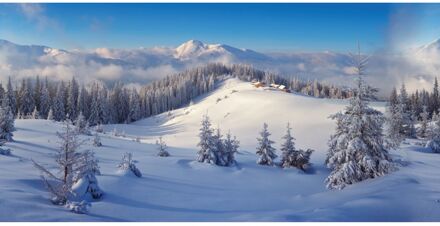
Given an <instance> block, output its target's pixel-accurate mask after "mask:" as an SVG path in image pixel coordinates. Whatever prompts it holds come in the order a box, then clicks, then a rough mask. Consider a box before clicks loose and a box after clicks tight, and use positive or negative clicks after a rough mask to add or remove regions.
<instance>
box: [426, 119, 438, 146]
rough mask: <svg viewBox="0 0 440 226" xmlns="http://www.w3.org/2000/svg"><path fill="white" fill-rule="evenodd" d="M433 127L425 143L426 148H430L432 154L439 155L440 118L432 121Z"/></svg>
mask: <svg viewBox="0 0 440 226" xmlns="http://www.w3.org/2000/svg"><path fill="white" fill-rule="evenodd" d="M433 122H434V125H433V128H432V129H431V134H430V139H429V141H428V142H427V143H426V147H427V148H430V149H431V150H432V152H434V153H440V117H436V118H435V121H434V119H433Z"/></svg>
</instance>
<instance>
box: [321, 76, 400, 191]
mask: <svg viewBox="0 0 440 226" xmlns="http://www.w3.org/2000/svg"><path fill="white" fill-rule="evenodd" d="M363 90H364V84H363V81H362V79H361V78H359V80H358V94H356V95H355V96H354V97H352V98H351V99H350V104H349V105H348V106H347V107H346V109H345V112H344V113H337V114H335V115H332V116H331V118H332V119H335V120H336V121H337V129H336V133H335V134H334V135H332V136H331V139H330V141H329V151H328V154H327V159H326V164H327V166H328V167H329V168H330V169H332V173H331V174H330V176H328V177H327V179H326V183H327V187H328V188H330V189H334V188H337V189H343V188H344V187H345V186H346V185H350V184H353V183H356V182H360V181H363V180H366V179H369V178H375V177H379V176H383V175H385V174H387V173H389V172H391V171H392V169H393V168H394V167H393V164H392V162H391V157H390V156H389V154H388V151H387V150H386V149H385V147H384V144H383V135H382V124H383V122H384V118H383V116H382V114H381V113H380V112H379V111H376V110H374V109H372V108H370V107H369V106H368V100H367V99H364V91H363Z"/></svg>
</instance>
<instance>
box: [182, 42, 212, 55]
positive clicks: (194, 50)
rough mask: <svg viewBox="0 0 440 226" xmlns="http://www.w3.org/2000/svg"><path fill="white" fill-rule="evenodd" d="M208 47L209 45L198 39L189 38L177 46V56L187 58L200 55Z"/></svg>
mask: <svg viewBox="0 0 440 226" xmlns="http://www.w3.org/2000/svg"><path fill="white" fill-rule="evenodd" d="M206 49H207V45H206V44H205V43H203V42H201V41H198V40H189V41H187V42H184V43H183V44H181V45H180V46H178V47H177V48H176V54H175V56H176V57H177V58H187V57H191V56H194V55H199V54H200V53H201V52H203V51H205V50H206Z"/></svg>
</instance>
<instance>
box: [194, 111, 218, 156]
mask: <svg viewBox="0 0 440 226" xmlns="http://www.w3.org/2000/svg"><path fill="white" fill-rule="evenodd" d="M201 124H202V125H201V126H202V127H201V128H200V132H199V138H200V142H199V143H198V144H197V146H199V147H200V150H199V151H198V152H197V161H199V162H205V163H211V164H216V163H217V155H216V153H215V143H214V139H213V131H212V129H211V122H210V121H209V117H208V116H207V115H204V116H203V119H202V123H201Z"/></svg>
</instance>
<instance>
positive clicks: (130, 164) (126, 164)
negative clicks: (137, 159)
mask: <svg viewBox="0 0 440 226" xmlns="http://www.w3.org/2000/svg"><path fill="white" fill-rule="evenodd" d="M132 157H133V155H132V154H131V153H128V152H127V153H125V154H124V156H122V161H121V163H119V165H118V168H119V170H120V171H122V172H128V171H129V170H130V171H131V172H132V173H133V174H134V175H135V176H137V177H142V173H141V171H139V169H138V168H137V167H136V165H135V164H134V160H133V159H132Z"/></svg>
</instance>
